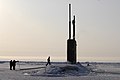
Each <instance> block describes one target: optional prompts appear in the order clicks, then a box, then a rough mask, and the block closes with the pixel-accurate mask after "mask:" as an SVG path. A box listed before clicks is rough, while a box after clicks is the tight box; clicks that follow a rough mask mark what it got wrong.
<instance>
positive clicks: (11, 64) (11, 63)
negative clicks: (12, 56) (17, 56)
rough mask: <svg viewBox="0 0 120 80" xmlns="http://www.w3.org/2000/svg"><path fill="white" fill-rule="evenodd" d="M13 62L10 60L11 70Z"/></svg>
mask: <svg viewBox="0 0 120 80" xmlns="http://www.w3.org/2000/svg"><path fill="white" fill-rule="evenodd" d="M12 66H13V62H12V60H10V70H12Z"/></svg>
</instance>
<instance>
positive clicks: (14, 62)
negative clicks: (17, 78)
mask: <svg viewBox="0 0 120 80" xmlns="http://www.w3.org/2000/svg"><path fill="white" fill-rule="evenodd" d="M16 62H19V61H15V60H13V70H15V66H16Z"/></svg>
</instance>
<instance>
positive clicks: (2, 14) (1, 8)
mask: <svg viewBox="0 0 120 80" xmlns="http://www.w3.org/2000/svg"><path fill="white" fill-rule="evenodd" d="M69 3H71V4H72V15H76V40H77V55H78V59H79V60H81V57H86V58H87V57H89V58H90V57H94V59H95V58H96V59H97V58H98V57H99V58H101V60H107V59H108V60H111V61H112V60H117V61H120V0H0V55H1V56H6V57H7V56H40V58H41V57H47V56H52V57H53V58H55V57H56V58H61V59H62V60H65V59H66V54H67V51H66V49H67V39H68V4H69ZM118 58H119V59H118ZM94 59H93V60H94ZM96 59H95V60H96ZM86 60H88V61H89V59H86Z"/></svg>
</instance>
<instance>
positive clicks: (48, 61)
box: [46, 56, 51, 66]
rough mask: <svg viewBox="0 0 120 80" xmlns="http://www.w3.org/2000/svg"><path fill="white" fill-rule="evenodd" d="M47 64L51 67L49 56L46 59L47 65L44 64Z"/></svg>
mask: <svg viewBox="0 0 120 80" xmlns="http://www.w3.org/2000/svg"><path fill="white" fill-rule="evenodd" d="M48 64H49V65H51V62H50V56H49V57H48V59H47V64H46V66H47V65H48Z"/></svg>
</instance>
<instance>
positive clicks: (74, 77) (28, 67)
mask: <svg viewBox="0 0 120 80" xmlns="http://www.w3.org/2000/svg"><path fill="white" fill-rule="evenodd" d="M45 64H46V63H45V62H19V63H17V66H16V70H9V62H4V61H3V62H0V80H120V63H97V62H96V63H90V66H87V64H86V63H84V62H82V63H81V64H80V63H78V64H76V65H71V64H68V63H66V62H54V63H52V65H48V66H47V67H46V66H45Z"/></svg>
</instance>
